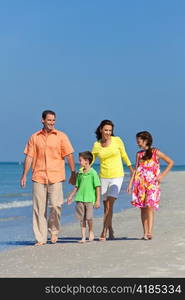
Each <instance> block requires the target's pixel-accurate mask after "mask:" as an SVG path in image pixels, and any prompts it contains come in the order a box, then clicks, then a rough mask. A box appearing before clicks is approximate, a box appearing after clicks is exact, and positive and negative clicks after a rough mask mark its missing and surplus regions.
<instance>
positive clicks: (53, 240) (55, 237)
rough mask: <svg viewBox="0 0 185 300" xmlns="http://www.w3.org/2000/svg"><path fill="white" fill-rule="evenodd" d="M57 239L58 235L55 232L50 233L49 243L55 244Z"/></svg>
mask: <svg viewBox="0 0 185 300" xmlns="http://www.w3.org/2000/svg"><path fill="white" fill-rule="evenodd" d="M57 241H58V236H57V235H56V234H52V235H51V243H52V244H56V242H57Z"/></svg>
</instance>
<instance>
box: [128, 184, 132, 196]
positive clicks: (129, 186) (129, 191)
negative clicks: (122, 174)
mask: <svg viewBox="0 0 185 300" xmlns="http://www.w3.org/2000/svg"><path fill="white" fill-rule="evenodd" d="M131 192H132V185H131V184H129V185H128V187H127V193H128V194H131Z"/></svg>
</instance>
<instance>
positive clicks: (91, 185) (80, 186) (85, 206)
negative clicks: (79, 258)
mask: <svg viewBox="0 0 185 300" xmlns="http://www.w3.org/2000/svg"><path fill="white" fill-rule="evenodd" d="M92 161H93V155H92V153H91V152H89V151H85V152H81V153H79V163H80V166H81V169H80V170H79V172H78V174H77V178H76V186H75V188H74V190H73V191H72V192H71V193H70V195H69V196H68V199H67V203H68V204H70V203H72V201H73V197H74V196H75V195H76V197H75V201H76V215H77V218H78V219H79V220H80V225H81V232H82V239H81V241H80V243H85V242H86V223H87V224H88V227H89V241H93V240H94V232H93V207H95V208H99V207H100V186H101V183H100V179H99V176H98V174H97V172H96V171H95V170H94V169H93V168H92V167H91V163H92Z"/></svg>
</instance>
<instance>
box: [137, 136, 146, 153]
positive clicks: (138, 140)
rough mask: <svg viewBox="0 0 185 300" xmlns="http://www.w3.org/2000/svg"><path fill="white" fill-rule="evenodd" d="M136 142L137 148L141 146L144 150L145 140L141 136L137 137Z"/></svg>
mask: <svg viewBox="0 0 185 300" xmlns="http://www.w3.org/2000/svg"><path fill="white" fill-rule="evenodd" d="M136 142H137V145H138V147H139V148H142V149H144V150H145V149H147V148H148V147H147V140H143V139H141V138H137V139H136Z"/></svg>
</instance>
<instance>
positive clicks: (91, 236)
mask: <svg viewBox="0 0 185 300" xmlns="http://www.w3.org/2000/svg"><path fill="white" fill-rule="evenodd" d="M92 241H94V233H93V232H89V242H92Z"/></svg>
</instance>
